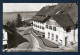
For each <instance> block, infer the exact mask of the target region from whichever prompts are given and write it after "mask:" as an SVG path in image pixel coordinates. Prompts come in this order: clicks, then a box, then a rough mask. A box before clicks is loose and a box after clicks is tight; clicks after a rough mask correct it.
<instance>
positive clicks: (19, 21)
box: [16, 13, 22, 27]
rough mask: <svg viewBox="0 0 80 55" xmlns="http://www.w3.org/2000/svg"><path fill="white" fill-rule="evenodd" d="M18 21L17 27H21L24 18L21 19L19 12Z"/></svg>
mask: <svg viewBox="0 0 80 55" xmlns="http://www.w3.org/2000/svg"><path fill="white" fill-rule="evenodd" d="M16 23H17V27H21V26H22V19H21V15H20V14H19V13H18V15H17V20H16Z"/></svg>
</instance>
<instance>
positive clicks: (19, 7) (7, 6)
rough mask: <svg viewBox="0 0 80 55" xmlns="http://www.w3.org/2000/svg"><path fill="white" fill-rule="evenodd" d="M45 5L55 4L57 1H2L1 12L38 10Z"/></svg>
mask: <svg viewBox="0 0 80 55" xmlns="http://www.w3.org/2000/svg"><path fill="white" fill-rule="evenodd" d="M46 5H57V3H3V12H19V11H39V10H40V9H41V8H42V7H43V6H46Z"/></svg>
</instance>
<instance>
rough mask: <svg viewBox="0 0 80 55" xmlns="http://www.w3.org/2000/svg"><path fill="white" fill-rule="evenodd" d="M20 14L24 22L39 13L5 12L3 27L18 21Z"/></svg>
mask: <svg viewBox="0 0 80 55" xmlns="http://www.w3.org/2000/svg"><path fill="white" fill-rule="evenodd" d="M18 13H19V14H20V15H21V17H22V19H23V20H27V19H31V18H32V17H33V16H34V15H35V14H36V13H37V11H29V12H4V13H3V25H5V24H6V22H7V21H13V20H16V18H17V14H18Z"/></svg>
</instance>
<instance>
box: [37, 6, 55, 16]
mask: <svg viewBox="0 0 80 55" xmlns="http://www.w3.org/2000/svg"><path fill="white" fill-rule="evenodd" d="M55 6H56V5H52V6H45V7H43V8H42V9H41V10H40V11H39V12H38V13H37V14H36V15H46V14H47V13H48V12H50V11H51V10H53V9H54V8H55Z"/></svg>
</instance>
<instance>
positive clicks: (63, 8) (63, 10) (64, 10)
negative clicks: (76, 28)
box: [48, 3, 78, 24]
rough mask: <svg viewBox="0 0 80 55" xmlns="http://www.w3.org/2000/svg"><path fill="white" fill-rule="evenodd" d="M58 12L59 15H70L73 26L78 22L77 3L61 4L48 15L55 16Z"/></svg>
mask: <svg viewBox="0 0 80 55" xmlns="http://www.w3.org/2000/svg"><path fill="white" fill-rule="evenodd" d="M58 11H60V12H59V13H58V14H61V15H62V14H69V16H70V18H71V20H72V22H73V24H76V22H77V21H78V6H77V4H76V3H59V4H58V5H57V6H56V7H55V8H54V10H52V11H50V12H49V13H48V15H49V16H54V15H55V14H56V13H57V12H58Z"/></svg>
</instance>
